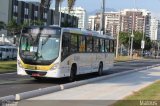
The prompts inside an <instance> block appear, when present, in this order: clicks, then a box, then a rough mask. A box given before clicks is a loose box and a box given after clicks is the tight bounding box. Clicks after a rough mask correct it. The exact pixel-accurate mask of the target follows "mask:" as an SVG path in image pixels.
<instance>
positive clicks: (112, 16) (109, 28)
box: [88, 12, 120, 37]
mask: <svg viewBox="0 0 160 106" xmlns="http://www.w3.org/2000/svg"><path fill="white" fill-rule="evenodd" d="M104 16H105V21H104V22H105V23H104V25H105V26H104V29H105V30H104V33H105V34H109V35H111V36H113V37H116V36H117V34H118V32H119V21H120V20H119V19H120V18H119V17H120V14H119V12H105V13H104ZM99 27H100V13H97V14H96V15H95V16H89V21H88V29H90V30H96V31H99V30H100V28H99Z"/></svg>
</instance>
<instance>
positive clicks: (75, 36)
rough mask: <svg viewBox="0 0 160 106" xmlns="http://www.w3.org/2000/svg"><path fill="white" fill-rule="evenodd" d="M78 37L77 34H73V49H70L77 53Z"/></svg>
mask: <svg viewBox="0 0 160 106" xmlns="http://www.w3.org/2000/svg"><path fill="white" fill-rule="evenodd" d="M77 42H78V37H77V35H73V34H72V35H71V45H70V46H71V49H70V51H71V53H76V52H78V43H77Z"/></svg>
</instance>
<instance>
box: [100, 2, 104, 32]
mask: <svg viewBox="0 0 160 106" xmlns="http://www.w3.org/2000/svg"><path fill="white" fill-rule="evenodd" d="M104 12H105V0H102V4H101V17H100V28H99V30H100V34H104V19H105V18H104ZM101 32H102V33H101Z"/></svg>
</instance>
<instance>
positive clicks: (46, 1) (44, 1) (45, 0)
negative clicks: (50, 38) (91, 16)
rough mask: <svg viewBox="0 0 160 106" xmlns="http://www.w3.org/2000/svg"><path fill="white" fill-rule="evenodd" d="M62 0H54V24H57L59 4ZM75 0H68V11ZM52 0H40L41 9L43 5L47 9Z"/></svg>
mask: <svg viewBox="0 0 160 106" xmlns="http://www.w3.org/2000/svg"><path fill="white" fill-rule="evenodd" d="M63 1H64V0H55V15H54V24H55V25H58V24H59V5H60V3H61V2H63ZM75 1H76V0H68V12H70V11H71V9H72V8H73V6H74V4H75ZM51 2H52V0H41V10H43V7H45V8H47V9H49V7H50V4H51Z"/></svg>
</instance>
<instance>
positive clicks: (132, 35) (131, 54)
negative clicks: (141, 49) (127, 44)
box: [130, 32, 134, 58]
mask: <svg viewBox="0 0 160 106" xmlns="http://www.w3.org/2000/svg"><path fill="white" fill-rule="evenodd" d="M133 37H134V34H133V32H132V34H131V51H130V57H131V58H132V56H133Z"/></svg>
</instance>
